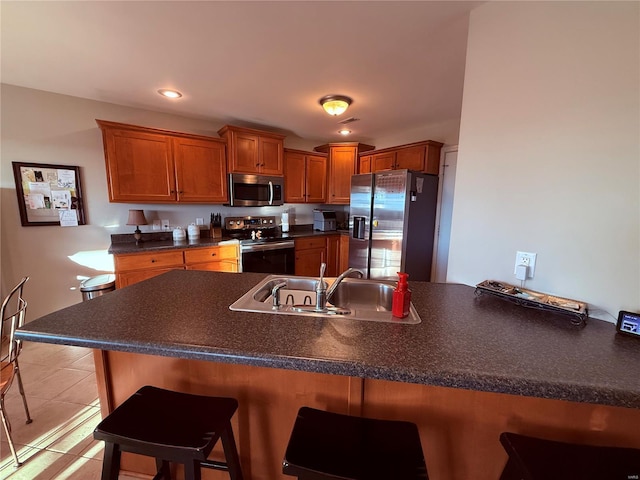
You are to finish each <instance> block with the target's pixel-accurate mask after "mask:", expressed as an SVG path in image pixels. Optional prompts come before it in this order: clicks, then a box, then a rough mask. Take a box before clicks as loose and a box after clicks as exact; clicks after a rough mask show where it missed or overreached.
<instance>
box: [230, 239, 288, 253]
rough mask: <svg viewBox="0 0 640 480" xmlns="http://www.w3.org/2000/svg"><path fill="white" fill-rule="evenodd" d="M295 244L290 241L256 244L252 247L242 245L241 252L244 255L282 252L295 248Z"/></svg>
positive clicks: (251, 245)
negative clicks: (270, 251)
mask: <svg viewBox="0 0 640 480" xmlns="http://www.w3.org/2000/svg"><path fill="white" fill-rule="evenodd" d="M294 246H295V243H294V242H293V241H292V240H288V241H285V242H267V243H256V244H250V245H240V251H241V252H242V253H248V252H260V251H265V250H280V249H283V248H294Z"/></svg>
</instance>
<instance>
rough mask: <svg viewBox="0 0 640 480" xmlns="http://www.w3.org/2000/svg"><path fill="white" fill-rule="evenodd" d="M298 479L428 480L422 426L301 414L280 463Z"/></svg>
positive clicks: (308, 411)
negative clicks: (423, 450)
mask: <svg viewBox="0 0 640 480" xmlns="http://www.w3.org/2000/svg"><path fill="white" fill-rule="evenodd" d="M282 472H283V473H284V474H285V475H290V476H294V477H298V479H300V480H322V479H342V480H378V479H380V480H383V479H384V480H390V479H393V480H409V479H411V480H414V479H415V480H417V479H420V480H428V478H429V476H428V475H427V466H426V464H425V461H424V455H423V452H422V445H421V444H420V435H419V434H418V427H417V426H416V425H415V424H413V423H410V422H403V421H395V420H376V419H372V418H363V417H355V416H351V415H343V414H339V413H332V412H327V411H323V410H317V409H314V408H310V407H302V408H300V410H299V411H298V417H297V418H296V421H295V424H294V426H293V431H292V433H291V437H290V438H289V444H288V446H287V450H286V453H285V457H284V461H283V462H282Z"/></svg>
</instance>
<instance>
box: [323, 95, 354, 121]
mask: <svg viewBox="0 0 640 480" xmlns="http://www.w3.org/2000/svg"><path fill="white" fill-rule="evenodd" d="M352 102H353V100H351V99H350V98H349V97H345V96H344V95H327V96H326V97H322V98H321V99H320V100H319V103H320V105H322V108H324V110H325V112H327V113H328V114H329V115H334V116H337V115H342V114H343V113H344V112H345V111H346V110H347V108H349V105H351V103H352Z"/></svg>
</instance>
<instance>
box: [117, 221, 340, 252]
mask: <svg viewBox="0 0 640 480" xmlns="http://www.w3.org/2000/svg"><path fill="white" fill-rule="evenodd" d="M335 234H339V235H348V234H349V231H348V230H338V231H333V232H320V231H317V230H313V227H312V226H309V227H308V228H306V226H302V228H298V229H296V230H295V231H290V232H287V233H281V234H280V236H279V238H282V239H288V238H292V239H296V238H302V237H310V236H318V235H335ZM142 240H143V241H142V242H141V243H139V244H138V245H136V243H135V240H134V238H133V234H115V235H111V245H110V246H109V250H108V253H111V254H114V255H122V254H126V253H148V252H157V251H162V250H178V249H179V250H183V249H185V248H202V247H214V246H216V245H219V244H220V242H227V241H229V240H231V237H223V238H211V237H200V238H199V239H198V240H184V241H180V242H174V241H173V233H172V232H155V233H143V234H142Z"/></svg>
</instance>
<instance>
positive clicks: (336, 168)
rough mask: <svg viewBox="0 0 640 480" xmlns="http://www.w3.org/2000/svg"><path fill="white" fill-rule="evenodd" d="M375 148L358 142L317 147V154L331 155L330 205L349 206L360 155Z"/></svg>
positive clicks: (328, 199) (329, 175) (328, 196)
mask: <svg viewBox="0 0 640 480" xmlns="http://www.w3.org/2000/svg"><path fill="white" fill-rule="evenodd" d="M374 148H375V147H374V146H372V145H366V144H364V143H357V142H344V143H328V144H326V145H321V146H319V147H315V148H314V150H315V151H316V152H322V153H328V154H329V173H328V186H329V190H328V194H327V202H326V203H328V204H335V205H348V204H349V201H350V196H351V176H352V175H353V174H355V173H356V167H357V160H358V154H359V153H361V152H366V151H369V150H373V149H374Z"/></svg>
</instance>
